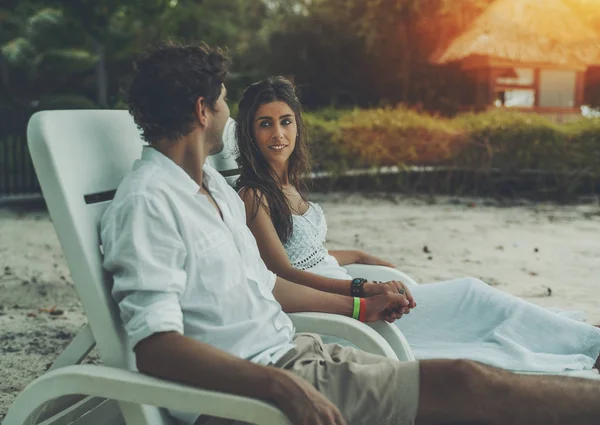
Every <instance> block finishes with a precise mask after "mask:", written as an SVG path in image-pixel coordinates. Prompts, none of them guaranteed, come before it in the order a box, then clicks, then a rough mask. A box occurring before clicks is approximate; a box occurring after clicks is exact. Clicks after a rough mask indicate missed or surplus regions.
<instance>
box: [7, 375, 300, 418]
mask: <svg viewBox="0 0 600 425" xmlns="http://www.w3.org/2000/svg"><path fill="white" fill-rule="evenodd" d="M69 394H85V395H90V396H95V397H103V398H108V399H112V400H117V401H121V402H129V403H135V404H148V405H152V406H158V407H163V408H168V409H174V410H179V411H183V412H194V413H202V414H206V415H211V416H218V417H222V418H227V419H233V420H239V421H247V422H250V423H255V424H281V425H289V424H290V422H289V421H288V419H287V417H286V416H285V415H284V414H283V412H281V411H280V410H279V409H278V408H277V407H275V406H273V405H271V404H269V403H266V402H263V401H260V400H256V399H252V398H248V397H241V396H236V395H233V394H226V393H221V392H217V391H209V390H202V389H197V388H193V387H190V386H187V385H182V384H178V383H175V382H170V381H165V380H163V379H158V378H154V377H151V376H148V375H143V374H141V373H139V372H133V371H129V370H123V369H117V368H112V367H108V366H96V365H76V366H65V367H62V368H60V369H56V370H52V371H49V372H47V373H45V374H44V375H42V376H41V377H39V378H37V379H36V380H35V381H33V382H32V383H31V384H29V385H28V386H27V388H25V390H23V391H22V392H21V394H20V395H19V396H18V397H17V399H16V400H15V401H14V403H13V405H12V406H11V408H10V410H9V411H8V414H7V415H6V418H5V419H4V422H3V425H21V424H23V423H25V421H26V420H27V418H28V417H29V416H30V415H31V414H32V413H34V412H35V411H36V410H37V409H38V408H39V407H40V406H41V405H43V404H44V403H46V402H48V401H50V400H53V399H55V398H58V397H61V396H64V395H69Z"/></svg>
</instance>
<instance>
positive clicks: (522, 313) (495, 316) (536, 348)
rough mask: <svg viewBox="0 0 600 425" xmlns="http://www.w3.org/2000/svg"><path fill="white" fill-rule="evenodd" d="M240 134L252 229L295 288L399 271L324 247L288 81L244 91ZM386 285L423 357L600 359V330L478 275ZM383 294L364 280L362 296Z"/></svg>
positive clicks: (530, 365)
mask: <svg viewBox="0 0 600 425" xmlns="http://www.w3.org/2000/svg"><path fill="white" fill-rule="evenodd" d="M236 133H237V134H236V136H237V140H238V144H239V157H238V159H237V161H238V164H239V166H240V168H241V176H240V178H239V180H238V188H239V189H240V196H241V197H242V199H243V200H244V202H245V204H246V213H247V222H248V226H249V228H250V230H251V231H252V233H253V234H254V236H255V238H256V241H257V244H258V247H259V250H260V252H261V256H262V258H263V260H264V261H265V263H266V265H267V267H268V268H269V269H270V270H272V271H273V272H274V273H276V274H277V275H279V276H281V277H283V278H285V279H287V280H290V281H292V282H296V283H298V284H302V285H306V286H310V287H313V288H317V289H320V290H323V291H328V292H336V293H341V294H345V295H350V285H351V283H350V281H351V279H352V277H350V276H349V275H348V274H347V273H346V271H345V269H343V268H342V267H341V266H343V265H346V264H350V263H364V264H380V265H384V266H391V267H393V266H392V265H391V264H389V263H387V262H386V261H384V260H381V259H379V258H376V257H374V256H371V255H368V254H365V253H362V252H360V251H327V249H325V247H324V246H323V242H324V241H325V235H326V232H327V225H326V223H325V218H324V215H323V211H322V210H321V208H320V207H319V206H318V205H317V204H314V203H311V202H308V201H307V200H306V198H305V197H304V196H303V195H302V192H300V191H299V190H298V187H299V184H300V176H301V175H303V174H304V173H306V172H308V170H309V166H308V163H309V160H308V158H309V156H308V152H307V147H306V138H307V136H306V129H305V126H304V122H303V119H302V111H301V106H300V102H299V101H298V98H297V97H296V94H295V88H294V86H293V85H292V84H291V83H290V82H289V81H288V80H286V79H284V78H282V77H272V78H269V79H267V80H265V81H261V82H259V83H255V84H253V85H251V86H250V87H248V88H247V89H246V91H245V92H244V95H243V97H242V100H241V101H240V104H239V114H238V125H237V129H236ZM386 284H387V285H388V286H389V287H390V288H391V289H393V290H394V291H398V292H400V293H406V296H407V299H408V300H409V305H408V306H407V307H406V308H404V309H403V311H402V313H410V314H404V316H403V317H402V318H401V319H400V320H397V321H395V322H394V323H395V325H396V326H398V327H399V328H400V330H401V331H402V332H403V333H404V335H405V336H406V338H407V340H408V341H409V343H410V345H411V347H412V349H413V352H414V354H415V356H416V357H417V359H427V358H469V359H472V360H476V361H480V362H483V363H487V364H490V365H493V366H497V367H501V368H504V369H510V370H520V371H531V372H547V373H551V372H561V371H565V370H583V369H591V368H592V367H593V366H594V362H596V361H597V359H598V355H599V354H600V329H597V328H595V327H593V326H590V325H587V324H584V323H580V322H576V321H574V320H571V319H568V318H566V317H562V316H560V315H558V314H556V313H553V312H551V311H548V310H545V309H543V308H541V307H538V306H536V305H533V304H531V303H528V302H526V301H523V300H521V299H519V298H516V297H513V296H511V295H508V294H506V293H503V292H501V291H499V290H496V289H493V288H491V287H490V286H488V285H486V284H485V283H483V282H481V281H479V280H477V279H472V278H464V279H456V280H451V281H447V282H440V283H432V284H426V285H419V286H412V287H410V290H409V288H407V287H406V286H405V285H404V284H402V283H401V282H388V283H386ZM378 289H379V290H381V287H379V286H378V285H376V284H374V283H366V284H364V296H365V297H368V296H369V295H371V294H373V291H377V290H378ZM411 292H412V294H411ZM415 300H417V302H418V307H417V302H415ZM396 313H398V312H396ZM557 336H558V337H557ZM596 366H598V364H596Z"/></svg>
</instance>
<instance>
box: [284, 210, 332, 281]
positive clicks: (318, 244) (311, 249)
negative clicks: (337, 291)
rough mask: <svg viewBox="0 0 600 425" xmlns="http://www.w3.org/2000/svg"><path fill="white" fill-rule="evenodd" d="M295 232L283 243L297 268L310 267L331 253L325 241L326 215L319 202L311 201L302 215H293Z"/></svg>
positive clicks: (304, 268)
mask: <svg viewBox="0 0 600 425" xmlns="http://www.w3.org/2000/svg"><path fill="white" fill-rule="evenodd" d="M292 221H293V226H294V228H293V232H292V235H291V236H290V238H289V239H288V241H287V242H286V243H285V244H283V246H284V248H285V252H286V253H287V255H288V258H289V259H290V262H291V263H292V266H293V267H294V268H296V269H300V270H306V269H310V268H312V267H314V266H316V265H317V264H319V263H320V262H321V261H323V260H324V259H325V257H327V256H328V255H329V254H328V252H327V250H326V249H325V247H324V246H323V243H324V242H325V238H326V236H327V223H326V222H325V215H324V214H323V210H322V209H321V207H320V206H319V205H318V204H315V203H312V202H309V203H308V210H306V212H305V213H304V214H302V215H292Z"/></svg>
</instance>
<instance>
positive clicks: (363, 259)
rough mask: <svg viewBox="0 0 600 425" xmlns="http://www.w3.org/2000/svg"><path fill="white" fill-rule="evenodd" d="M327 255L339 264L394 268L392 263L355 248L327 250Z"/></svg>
mask: <svg viewBox="0 0 600 425" xmlns="http://www.w3.org/2000/svg"><path fill="white" fill-rule="evenodd" d="M329 255H331V256H332V257H335V259H336V260H337V262H338V263H339V265H340V266H346V265H348V264H371V265H375V266H386V267H392V268H396V266H394V265H393V264H392V263H390V262H388V261H385V260H382V259H381V258H377V257H375V256H374V255H371V254H367V253H366V252H363V251H357V250H336V251H333V250H332V251H329Z"/></svg>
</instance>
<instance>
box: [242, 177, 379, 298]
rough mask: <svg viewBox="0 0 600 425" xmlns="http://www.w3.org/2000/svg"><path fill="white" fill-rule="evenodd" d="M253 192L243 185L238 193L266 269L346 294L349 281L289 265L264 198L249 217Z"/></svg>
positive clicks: (308, 284)
mask: <svg viewBox="0 0 600 425" xmlns="http://www.w3.org/2000/svg"><path fill="white" fill-rule="evenodd" d="M254 193H255V189H252V188H244V189H242V190H241V191H240V196H241V197H242V200H243V201H244V204H245V205H246V223H247V224H248V227H249V228H250V231H251V232H252V234H253V235H254V238H255V239H256V244H257V245H258V250H259V251H260V256H261V257H262V259H263V261H264V262H265V265H266V266H267V268H268V269H269V270H271V271H272V272H273V273H275V274H276V275H277V276H279V277H282V278H284V279H286V280H288V281H290V282H294V283H299V284H301V285H304V286H309V287H311V288H314V289H318V290H320V291H324V292H331V293H335V294H341V295H350V280H344V279H330V278H327V277H323V276H319V275H317V274H314V273H310V272H306V271H303V270H298V269H296V268H294V267H293V266H292V264H291V263H290V260H289V258H288V256H287V253H286V252H285V248H284V247H283V245H282V243H281V241H280V240H279V236H278V235H277V231H276V230H275V226H273V222H272V221H271V216H270V215H269V206H268V204H267V203H266V200H265V198H264V197H263V198H262V199H261V205H259V207H258V212H257V214H256V216H254V217H253V212H254V211H255V209H256V206H255V202H256V197H255V196H254ZM366 289H367V288H366V287H365V290H366Z"/></svg>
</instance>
